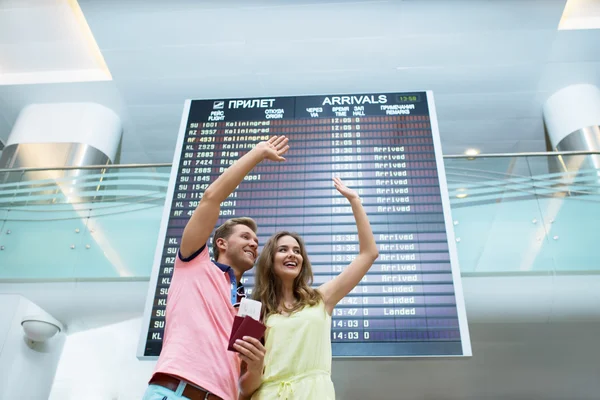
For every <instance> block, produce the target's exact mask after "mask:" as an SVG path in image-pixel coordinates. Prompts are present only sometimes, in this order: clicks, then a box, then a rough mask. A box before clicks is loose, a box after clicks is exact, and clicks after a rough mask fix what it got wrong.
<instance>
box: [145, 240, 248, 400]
mask: <svg viewBox="0 0 600 400" xmlns="http://www.w3.org/2000/svg"><path fill="white" fill-rule="evenodd" d="M236 286H237V285H236V282H235V276H234V275H233V270H232V269H231V268H230V267H228V266H226V265H223V264H217V263H214V262H212V261H211V260H210V257H209V254H208V248H207V247H206V246H204V247H202V248H201V249H200V250H198V252H196V253H195V254H193V255H192V256H190V257H189V258H186V259H183V258H181V255H179V254H178V257H177V260H176V261H175V269H174V271H173V277H172V279H171V285H170V286H169V294H168V296H167V310H166V317H165V336H164V340H163V346H162V350H161V353H160V357H159V358H158V362H157V364H156V368H155V370H154V373H155V374H156V373H159V372H160V373H164V374H169V375H175V376H177V377H179V378H181V379H183V380H185V381H187V382H190V383H193V384H195V385H197V386H200V387H202V388H204V389H206V390H208V391H210V392H212V393H214V394H216V395H217V396H219V397H221V398H223V399H225V400H229V399H231V400H235V399H237V397H238V378H239V376H240V361H239V358H238V356H237V354H236V353H234V352H231V351H228V350H227V346H228V343H229V335H230V333H231V327H232V325H233V319H234V317H235V315H236V314H237V309H235V308H234V307H233V305H232V304H231V303H232V293H233V295H234V299H235V292H236V289H237V288H236ZM232 289H233V292H232ZM234 301H235V300H234Z"/></svg>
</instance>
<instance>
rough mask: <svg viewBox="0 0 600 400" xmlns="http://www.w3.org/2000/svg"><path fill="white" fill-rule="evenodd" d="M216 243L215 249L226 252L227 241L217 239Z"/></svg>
mask: <svg viewBox="0 0 600 400" xmlns="http://www.w3.org/2000/svg"><path fill="white" fill-rule="evenodd" d="M216 243H217V247H218V248H219V251H225V250H227V240H225V239H224V238H218V239H217V241H216Z"/></svg>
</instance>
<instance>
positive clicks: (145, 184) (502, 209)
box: [0, 152, 600, 281]
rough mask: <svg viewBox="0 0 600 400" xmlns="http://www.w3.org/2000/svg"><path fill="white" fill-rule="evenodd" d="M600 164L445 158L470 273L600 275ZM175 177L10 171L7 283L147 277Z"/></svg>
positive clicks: (6, 176)
mask: <svg viewBox="0 0 600 400" xmlns="http://www.w3.org/2000/svg"><path fill="white" fill-rule="evenodd" d="M594 157H600V155H598V154H596V153H590V152H585V153H573V152H571V153H564V152H563V153H543V154H525V155H524V154H511V155H487V156H477V157H463V156H449V157H445V159H444V163H445V167H446V174H447V181H448V188H449V194H450V200H451V201H450V202H451V207H452V217H453V220H454V229H455V235H456V240H457V248H458V256H459V263H460V268H461V271H462V273H463V274H517V273H519V274H522V273H530V274H540V273H541V274H552V273H561V272H562V273H581V272H598V271H600V252H598V251H596V250H597V246H598V243H600V242H599V240H598V239H597V238H596V231H597V226H598V222H597V221H600V170H599V169H597V168H595V167H594V163H591V162H590V158H594ZM596 165H598V164H596ZM170 171H171V166H170V164H154V165H115V166H93V167H85V168H61V169H45V170H42V169H19V170H0V279H2V280H17V281H24V280H41V281H49V280H73V279H79V280H86V279H92V280H95V279H98V280H111V279H119V280H122V279H147V278H148V277H149V275H150V271H151V269H152V262H153V258H154V253H155V248H156V244H157V237H158V231H159V226H160V223H161V217H162V210H163V205H164V201H165V196H166V192H167V186H168V181H169V176H170Z"/></svg>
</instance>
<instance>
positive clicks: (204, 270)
mask: <svg viewBox="0 0 600 400" xmlns="http://www.w3.org/2000/svg"><path fill="white" fill-rule="evenodd" d="M287 142H288V139H287V138H286V137H285V136H279V137H276V136H274V137H272V138H271V139H269V140H268V141H266V142H261V143H258V144H257V145H256V147H254V148H253V149H252V150H250V151H249V152H248V153H246V154H245V155H244V156H243V157H241V158H240V159H239V160H237V161H236V162H235V163H234V164H233V165H231V166H230V167H229V168H228V169H227V170H225V172H223V174H221V176H219V178H217V180H215V181H214V182H213V183H212V184H211V185H210V186H209V187H208V188H207V189H206V191H205V192H204V195H203V196H202V200H201V201H200V204H198V207H197V208H196V210H195V211H194V214H193V215H192V217H191V218H190V220H189V221H188V223H187V225H186V227H185V229H184V231H183V236H182V238H181V246H180V248H179V252H178V256H177V260H176V261H175V269H174V272H173V278H172V279H171V286H170V287H169V295H168V297H167V310H166V321H165V323H166V324H165V338H164V342H163V347H162V351H161V354H160V357H159V359H158V362H157V364H156V368H155V370H154V374H153V375H152V378H151V379H150V386H149V387H148V390H147V391H146V394H145V395H144V400H167V399H168V400H179V399H192V400H194V399H202V400H207V399H210V400H213V399H223V400H235V399H237V398H238V380H239V396H242V397H246V396H250V395H251V394H252V393H253V392H254V391H255V390H256V389H257V388H258V387H259V386H260V383H261V376H262V370H263V361H264V355H265V348H264V347H263V345H262V344H261V343H260V341H258V340H256V339H254V338H252V337H244V338H243V339H244V340H240V341H238V343H236V344H235V348H236V350H237V351H238V352H239V353H238V354H236V353H234V352H231V351H228V350H227V346H228V342H229V335H230V333H231V328H232V325H233V319H234V317H235V315H236V314H237V309H236V308H235V306H237V305H239V302H240V301H241V298H242V297H244V296H245V295H244V293H243V290H244V289H243V286H241V284H239V282H240V280H241V277H242V274H243V273H244V272H246V271H248V270H249V269H251V268H252V267H253V265H254V262H255V261H256V258H257V256H258V254H257V253H258V240H257V237H256V223H255V222H254V220H252V219H250V218H234V219H231V220H228V221H226V222H225V223H224V224H223V225H221V226H220V227H219V228H218V229H217V230H216V231H215V235H214V237H213V253H214V254H213V255H214V258H215V260H216V262H212V261H211V260H210V258H209V255H208V248H207V247H206V243H207V241H208V238H209V236H210V233H211V232H212V230H213V228H214V226H215V224H216V223H217V220H218V218H219V211H220V208H221V202H223V201H224V200H225V199H226V198H227V197H229V195H230V194H231V193H232V192H233V191H234V190H235V189H236V188H237V186H238V185H239V184H240V183H241V182H242V180H243V179H244V177H245V176H246V175H247V174H248V173H249V172H250V171H251V170H252V169H253V168H254V167H255V166H256V165H257V164H259V163H260V162H261V161H263V160H265V159H268V160H272V161H285V159H284V158H283V157H282V155H283V154H285V153H286V152H287V150H288V149H289V146H288V145H287ZM236 303H237V304H236ZM240 360H241V364H242V365H240ZM240 371H241V372H242V375H241V376H240Z"/></svg>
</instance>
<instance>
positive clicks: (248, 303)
mask: <svg viewBox="0 0 600 400" xmlns="http://www.w3.org/2000/svg"><path fill="white" fill-rule="evenodd" d="M261 308H262V304H261V302H260V301H256V300H252V299H249V298H247V297H244V298H243V299H242V302H241V303H240V308H239V310H238V316H240V317H245V316H246V315H247V316H249V317H250V318H253V319H255V320H257V321H258V320H260V310H261Z"/></svg>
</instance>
